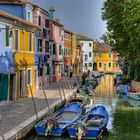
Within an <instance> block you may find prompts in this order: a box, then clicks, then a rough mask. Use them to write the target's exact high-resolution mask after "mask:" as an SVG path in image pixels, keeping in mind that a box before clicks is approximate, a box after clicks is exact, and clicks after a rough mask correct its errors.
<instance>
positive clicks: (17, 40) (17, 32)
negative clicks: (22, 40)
mask: <svg viewBox="0 0 140 140" xmlns="http://www.w3.org/2000/svg"><path fill="white" fill-rule="evenodd" d="M15 50H19V31H18V30H15Z"/></svg>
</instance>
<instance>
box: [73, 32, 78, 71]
mask: <svg viewBox="0 0 140 140" xmlns="http://www.w3.org/2000/svg"><path fill="white" fill-rule="evenodd" d="M76 53H77V44H76V34H74V33H73V34H72V68H73V73H76V71H77V67H78V65H77V54H76Z"/></svg>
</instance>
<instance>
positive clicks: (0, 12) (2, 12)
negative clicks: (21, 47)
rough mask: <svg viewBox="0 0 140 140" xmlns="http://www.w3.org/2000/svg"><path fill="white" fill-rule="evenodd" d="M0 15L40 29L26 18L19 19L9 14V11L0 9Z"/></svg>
mask: <svg viewBox="0 0 140 140" xmlns="http://www.w3.org/2000/svg"><path fill="white" fill-rule="evenodd" d="M0 17H4V18H8V19H11V20H14V22H15V23H16V22H17V23H22V24H24V25H26V26H30V27H33V28H36V29H40V28H39V27H38V26H36V25H34V24H33V23H31V22H28V21H26V20H23V19H21V18H19V17H16V16H13V15H11V14H9V13H6V12H4V11H1V10H0Z"/></svg>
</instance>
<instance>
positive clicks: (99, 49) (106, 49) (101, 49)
mask: <svg viewBox="0 0 140 140" xmlns="http://www.w3.org/2000/svg"><path fill="white" fill-rule="evenodd" d="M111 50H112V47H111V46H109V45H107V44H96V46H95V47H94V51H96V52H111Z"/></svg>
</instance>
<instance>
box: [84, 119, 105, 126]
mask: <svg viewBox="0 0 140 140" xmlns="http://www.w3.org/2000/svg"><path fill="white" fill-rule="evenodd" d="M102 123H103V119H95V120H92V119H91V120H88V121H87V122H86V124H87V125H95V126H98V125H101V124H102Z"/></svg>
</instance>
